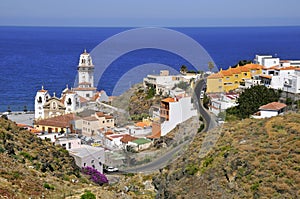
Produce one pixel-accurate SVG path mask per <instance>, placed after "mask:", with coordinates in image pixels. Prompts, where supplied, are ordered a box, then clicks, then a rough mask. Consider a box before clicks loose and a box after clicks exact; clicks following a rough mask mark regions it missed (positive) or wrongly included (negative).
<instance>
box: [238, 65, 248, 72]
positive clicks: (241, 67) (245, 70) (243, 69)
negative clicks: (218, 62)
mask: <svg viewBox="0 0 300 199" xmlns="http://www.w3.org/2000/svg"><path fill="white" fill-rule="evenodd" d="M240 69H241V72H249V70H250V69H249V68H247V67H244V66H240Z"/></svg>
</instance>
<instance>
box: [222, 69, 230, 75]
mask: <svg viewBox="0 0 300 199" xmlns="http://www.w3.org/2000/svg"><path fill="white" fill-rule="evenodd" d="M219 73H221V74H222V75H223V76H231V75H232V72H231V70H229V69H227V70H221V71H220V72H219Z"/></svg>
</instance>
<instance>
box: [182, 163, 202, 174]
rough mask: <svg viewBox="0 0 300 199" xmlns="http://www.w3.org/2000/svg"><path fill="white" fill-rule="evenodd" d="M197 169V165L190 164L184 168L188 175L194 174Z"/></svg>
mask: <svg viewBox="0 0 300 199" xmlns="http://www.w3.org/2000/svg"><path fill="white" fill-rule="evenodd" d="M198 170H199V169H198V167H197V166H195V165H192V164H189V165H187V166H186V168H185V171H186V173H187V174H189V175H194V174H195V173H197V172H198Z"/></svg>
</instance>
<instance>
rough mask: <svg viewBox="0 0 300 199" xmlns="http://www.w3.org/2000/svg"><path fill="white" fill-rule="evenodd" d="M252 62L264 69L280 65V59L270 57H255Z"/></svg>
mask: <svg viewBox="0 0 300 199" xmlns="http://www.w3.org/2000/svg"><path fill="white" fill-rule="evenodd" d="M254 62H255V63H256V64H259V65H262V66H265V67H266V68H269V67H272V66H279V65H280V59H279V58H277V57H273V56H272V55H256V56H255V59H254Z"/></svg>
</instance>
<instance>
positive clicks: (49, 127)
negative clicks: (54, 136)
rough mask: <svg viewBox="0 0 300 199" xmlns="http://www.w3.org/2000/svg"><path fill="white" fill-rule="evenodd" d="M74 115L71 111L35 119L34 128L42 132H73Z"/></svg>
mask: <svg viewBox="0 0 300 199" xmlns="http://www.w3.org/2000/svg"><path fill="white" fill-rule="evenodd" d="M75 118H76V116H75V115H74V114H72V113H70V114H65V115H60V116H56V117H52V118H47V119H42V120H37V121H36V122H35V124H34V128H35V129H37V130H40V131H42V132H48V133H59V132H67V128H68V130H69V132H71V133H73V132H74V129H73V125H72V121H73V120H75Z"/></svg>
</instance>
